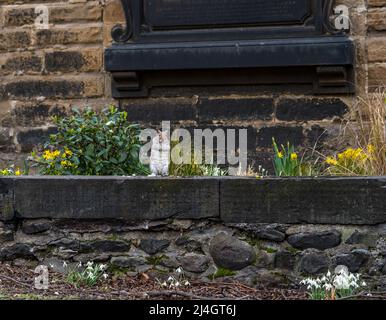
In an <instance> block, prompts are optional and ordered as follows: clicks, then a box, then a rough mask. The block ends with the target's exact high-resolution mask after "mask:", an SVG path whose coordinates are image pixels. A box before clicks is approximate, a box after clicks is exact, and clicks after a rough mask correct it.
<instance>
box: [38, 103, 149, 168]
mask: <svg viewBox="0 0 386 320" xmlns="http://www.w3.org/2000/svg"><path fill="white" fill-rule="evenodd" d="M73 111H74V114H73V115H72V116H70V117H65V118H58V117H56V118H54V122H55V124H56V125H57V128H58V133H56V134H53V135H51V136H50V140H49V142H47V143H46V144H45V149H46V150H44V151H43V153H42V154H37V153H33V154H32V157H33V161H34V166H37V167H38V168H39V171H40V173H41V174H46V175H135V174H138V175H147V174H149V170H148V168H146V167H145V166H144V165H142V164H141V162H140V159H139V151H140V148H141V144H140V141H139V126H138V125H136V124H130V123H128V122H127V113H126V112H121V111H118V109H117V108H116V107H114V106H110V107H109V108H108V109H104V110H102V112H101V113H100V114H97V113H96V112H95V111H92V110H91V109H89V108H87V109H86V110H84V111H82V112H81V111H79V110H76V109H74V110H73Z"/></svg>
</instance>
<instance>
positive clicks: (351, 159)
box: [326, 145, 375, 175]
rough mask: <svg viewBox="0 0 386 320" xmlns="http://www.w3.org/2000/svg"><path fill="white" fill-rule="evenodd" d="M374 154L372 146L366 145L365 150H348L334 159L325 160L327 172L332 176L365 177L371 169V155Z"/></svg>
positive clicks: (333, 157) (331, 157) (330, 157)
mask: <svg viewBox="0 0 386 320" xmlns="http://www.w3.org/2000/svg"><path fill="white" fill-rule="evenodd" d="M374 153H375V148H374V146H373V145H368V146H367V147H366V149H362V148H356V149H353V148H348V149H346V150H345V151H343V152H341V153H339V154H338V155H337V156H336V157H335V156H329V157H327V158H326V164H327V165H328V168H327V172H329V173H330V174H332V175H366V174H369V173H370V171H369V169H370V168H371V159H372V155H373V154H374Z"/></svg>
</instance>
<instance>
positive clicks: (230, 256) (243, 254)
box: [209, 233, 256, 270]
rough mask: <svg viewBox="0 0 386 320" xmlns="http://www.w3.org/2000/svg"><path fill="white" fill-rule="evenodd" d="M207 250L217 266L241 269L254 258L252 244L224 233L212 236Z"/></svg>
mask: <svg viewBox="0 0 386 320" xmlns="http://www.w3.org/2000/svg"><path fill="white" fill-rule="evenodd" d="M209 252H210V254H211V256H212V258H213V260H214V262H215V263H216V265H217V266H219V267H222V268H226V269H231V270H241V269H243V268H245V267H247V266H249V265H251V264H252V263H253V262H254V261H255V259H256V254H255V251H254V250H253V248H252V246H250V245H249V244H248V243H246V242H243V241H241V240H239V239H237V238H236V237H233V236H230V235H228V234H226V233H220V234H218V235H217V236H216V237H214V238H213V240H212V241H211V242H210V246H209Z"/></svg>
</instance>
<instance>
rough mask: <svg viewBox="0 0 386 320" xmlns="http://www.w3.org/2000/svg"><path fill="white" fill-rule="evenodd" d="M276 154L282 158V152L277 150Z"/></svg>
mask: <svg viewBox="0 0 386 320" xmlns="http://www.w3.org/2000/svg"><path fill="white" fill-rule="evenodd" d="M277 156H278V157H279V158H280V159H281V158H283V152H281V151H279V152H278V153H277Z"/></svg>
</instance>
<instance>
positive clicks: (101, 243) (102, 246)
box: [80, 240, 130, 252]
mask: <svg viewBox="0 0 386 320" xmlns="http://www.w3.org/2000/svg"><path fill="white" fill-rule="evenodd" d="M80 250H81V251H93V252H125V251H129V250H130V243H128V242H126V241H122V240H95V241H91V242H87V243H84V242H82V243H81V249H80Z"/></svg>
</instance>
